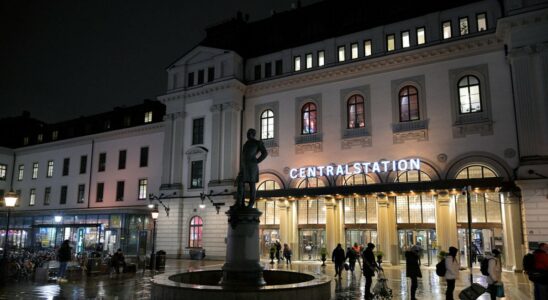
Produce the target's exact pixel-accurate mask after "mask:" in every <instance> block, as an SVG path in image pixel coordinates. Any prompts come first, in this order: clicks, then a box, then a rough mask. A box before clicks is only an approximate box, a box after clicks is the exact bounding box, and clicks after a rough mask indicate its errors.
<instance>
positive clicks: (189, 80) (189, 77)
mask: <svg viewBox="0 0 548 300" xmlns="http://www.w3.org/2000/svg"><path fill="white" fill-rule="evenodd" d="M186 85H187V86H188V87H191V86H194V72H188V75H187V82H186Z"/></svg>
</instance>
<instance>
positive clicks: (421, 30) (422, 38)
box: [417, 27, 426, 45]
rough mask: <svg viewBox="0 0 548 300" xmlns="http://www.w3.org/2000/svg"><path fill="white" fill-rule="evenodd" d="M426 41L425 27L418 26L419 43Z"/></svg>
mask: <svg viewBox="0 0 548 300" xmlns="http://www.w3.org/2000/svg"><path fill="white" fill-rule="evenodd" d="M424 43H426V36H425V34H424V27H421V28H417V44H418V45H422V44H424Z"/></svg>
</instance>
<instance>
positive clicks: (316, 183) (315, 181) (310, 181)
mask: <svg viewBox="0 0 548 300" xmlns="http://www.w3.org/2000/svg"><path fill="white" fill-rule="evenodd" d="M324 186H325V183H324V182H323V180H321V179H319V178H318V177H311V178H303V179H302V180H301V181H300V182H299V184H297V188H298V189H307V188H316V187H324Z"/></svg>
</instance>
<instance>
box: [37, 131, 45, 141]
mask: <svg viewBox="0 0 548 300" xmlns="http://www.w3.org/2000/svg"><path fill="white" fill-rule="evenodd" d="M36 140H38V143H41V142H42V141H44V135H43V134H41V133H40V134H38V137H37V138H36Z"/></svg>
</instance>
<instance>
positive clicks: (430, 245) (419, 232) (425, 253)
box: [398, 229, 438, 266]
mask: <svg viewBox="0 0 548 300" xmlns="http://www.w3.org/2000/svg"><path fill="white" fill-rule="evenodd" d="M436 240H437V238H436V230H434V229H400V230H398V244H399V248H400V262H401V263H405V251H406V250H407V249H410V248H411V247H418V248H419V249H420V255H419V256H420V260H421V261H420V262H421V264H423V265H426V266H430V265H432V262H433V260H434V259H435V258H436V257H437V255H438V250H437V249H436Z"/></svg>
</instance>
